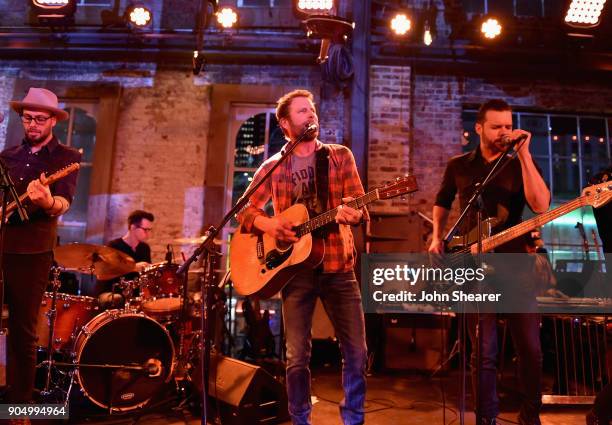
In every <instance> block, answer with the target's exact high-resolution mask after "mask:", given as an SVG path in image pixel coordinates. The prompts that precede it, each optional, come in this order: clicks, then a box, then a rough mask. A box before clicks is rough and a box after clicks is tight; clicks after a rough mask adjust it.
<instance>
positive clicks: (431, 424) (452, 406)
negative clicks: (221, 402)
mask: <svg viewBox="0 0 612 425" xmlns="http://www.w3.org/2000/svg"><path fill="white" fill-rule="evenodd" d="M459 377H460V375H459V374H458V372H455V371H453V372H452V373H450V374H448V375H446V376H442V377H440V378H433V379H430V378H427V377H425V376H418V375H407V374H406V375H404V374H393V373H377V374H374V375H372V376H370V377H369V378H368V390H367V397H366V399H367V400H366V424H368V425H403V424H411V425H412V424H415V425H418V424H423V425H437V424H441V425H442V424H446V425H448V424H451V423H452V424H459V412H458V409H457V405H458V403H457V400H458V391H457V390H458V388H459V382H460V379H459ZM442 388H444V398H445V399H446V414H445V418H444V417H443V414H444V409H443V408H442V401H443V396H442ZM468 388H469V387H468ZM312 390H313V397H314V400H313V401H314V408H313V415H312V422H313V424H324V425H341V421H340V416H339V413H338V403H339V401H340V400H341V399H342V388H341V385H340V372H339V370H338V369H337V368H319V369H315V370H313V382H312ZM500 397H501V400H502V402H501V403H502V413H501V414H500V416H499V421H498V423H499V424H512V423H516V421H517V419H516V415H517V412H518V405H517V401H516V395H515V394H513V393H512V392H510V391H505V390H504V389H502V390H501V391H500ZM467 404H468V406H470V405H471V397H469V396H468V400H467ZM588 410H589V406H550V405H549V406H544V408H543V411H542V415H541V419H542V424H544V425H583V424H584V423H585V419H584V417H585V414H586V412H587V411H588ZM444 419H445V422H444ZM209 422H210V423H213V421H212V420H211V419H210V418H209ZM71 423H78V424H105V425H110V424H118V425H119V424H132V425H134V424H143V425H144V424H146V425H170V424H172V425H179V424H189V425H195V424H199V423H200V418H199V417H198V416H197V415H194V414H193V413H191V412H189V411H188V410H186V409H185V410H177V409H174V410H173V409H170V408H168V409H165V410H161V411H158V412H156V413H148V414H143V415H141V416H137V415H131V416H130V417H124V418H119V417H114V418H113V419H108V418H107V419H100V420H93V419H91V418H90V419H89V420H79V421H71ZM465 423H466V424H469V425H471V424H474V415H473V414H472V413H466V415H465ZM290 424H291V422H283V425H290ZM245 425H250V424H245Z"/></svg>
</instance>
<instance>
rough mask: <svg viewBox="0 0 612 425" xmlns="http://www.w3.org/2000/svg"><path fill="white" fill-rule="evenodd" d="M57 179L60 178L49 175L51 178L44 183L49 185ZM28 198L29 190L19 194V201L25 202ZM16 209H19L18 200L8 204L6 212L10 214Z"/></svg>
mask: <svg viewBox="0 0 612 425" xmlns="http://www.w3.org/2000/svg"><path fill="white" fill-rule="evenodd" d="M56 180H59V179H58V178H56V177H54V176H51V177H49V178H48V179H47V181H46V182H45V183H43V184H44V185H45V186H49V185H51V184H53V183H55V181H56ZM27 199H28V192H24V193H22V194H21V195H19V202H22V203H23V202H25V201H26V200H27ZM16 209H17V202H16V201H13V202H11V203H10V204H8V205H7V206H6V213H7V214H8V213H10V212H12V211H14V210H16Z"/></svg>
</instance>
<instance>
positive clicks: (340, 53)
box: [321, 43, 355, 88]
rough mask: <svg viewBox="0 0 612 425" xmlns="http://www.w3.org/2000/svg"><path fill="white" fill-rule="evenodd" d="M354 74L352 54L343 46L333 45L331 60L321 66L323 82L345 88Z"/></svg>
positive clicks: (331, 47) (330, 52)
mask: <svg viewBox="0 0 612 425" xmlns="http://www.w3.org/2000/svg"><path fill="white" fill-rule="evenodd" d="M354 73H355V67H354V65H353V55H352V54H351V52H350V51H349V50H348V49H347V48H346V47H345V46H344V45H343V44H339V43H332V45H331V46H330V48H329V58H328V59H327V61H325V62H324V63H323V64H322V65H321V74H322V77H323V80H324V81H327V82H330V83H333V84H335V85H336V86H338V87H340V88H344V87H345V86H346V85H347V83H348V81H350V80H351V79H352V78H353V74H354Z"/></svg>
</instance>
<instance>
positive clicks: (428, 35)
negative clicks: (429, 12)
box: [423, 24, 433, 46]
mask: <svg viewBox="0 0 612 425" xmlns="http://www.w3.org/2000/svg"><path fill="white" fill-rule="evenodd" d="M423 43H425V45H426V46H431V43H433V36H432V35H431V30H430V29H429V25H427V24H425V31H424V32H423Z"/></svg>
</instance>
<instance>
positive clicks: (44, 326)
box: [36, 292, 98, 350]
mask: <svg viewBox="0 0 612 425" xmlns="http://www.w3.org/2000/svg"><path fill="white" fill-rule="evenodd" d="M52 302H53V293H52V292H45V294H44V295H43V300H42V303H41V306H40V310H39V313H38V327H37V330H36V334H37V336H38V348H39V349H43V350H45V349H47V347H48V345H49V327H50V317H49V316H50V314H51V304H52ZM55 310H56V319H55V331H54V336H53V349H54V350H70V349H72V344H73V342H74V340H75V339H76V336H77V335H78V334H79V331H80V330H81V327H83V326H84V325H85V324H86V323H87V322H89V321H90V320H91V319H92V318H93V317H94V316H95V315H96V314H97V310H98V306H97V303H96V299H95V298H92V297H83V296H77V295H68V294H62V293H58V294H57V299H56V303H55Z"/></svg>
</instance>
